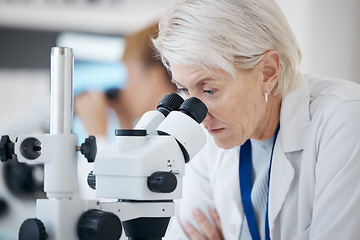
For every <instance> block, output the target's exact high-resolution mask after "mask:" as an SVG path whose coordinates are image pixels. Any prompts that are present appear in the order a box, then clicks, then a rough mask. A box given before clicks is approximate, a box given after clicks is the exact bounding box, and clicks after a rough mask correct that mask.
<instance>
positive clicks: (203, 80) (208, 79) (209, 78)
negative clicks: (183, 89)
mask: <svg viewBox="0 0 360 240" xmlns="http://www.w3.org/2000/svg"><path fill="white" fill-rule="evenodd" d="M215 80H216V79H215V78H214V77H210V76H206V77H204V78H203V79H200V80H199V81H197V82H196V84H194V85H195V86H198V85H202V84H203V83H204V82H212V81H215ZM171 82H172V83H174V84H175V85H177V86H182V84H181V83H179V82H177V81H176V80H175V79H174V78H172V79H171Z"/></svg>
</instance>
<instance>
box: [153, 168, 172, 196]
mask: <svg viewBox="0 0 360 240" xmlns="http://www.w3.org/2000/svg"><path fill="white" fill-rule="evenodd" d="M147 185H148V188H149V189H150V191H152V192H158V193H171V192H173V191H174V190H175V189H176V186H177V179H176V176H175V174H173V173H171V172H155V173H153V174H151V176H150V177H148V179H147Z"/></svg>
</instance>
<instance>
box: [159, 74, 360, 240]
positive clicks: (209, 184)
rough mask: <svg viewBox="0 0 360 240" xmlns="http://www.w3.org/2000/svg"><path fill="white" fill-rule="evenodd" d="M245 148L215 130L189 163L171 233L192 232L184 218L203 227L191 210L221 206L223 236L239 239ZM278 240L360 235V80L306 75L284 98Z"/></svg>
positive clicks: (273, 185)
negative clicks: (222, 140)
mask: <svg viewBox="0 0 360 240" xmlns="http://www.w3.org/2000/svg"><path fill="white" fill-rule="evenodd" d="M239 149H240V147H235V148H233V149H230V150H223V149H220V148H218V147H217V146H216V145H215V143H214V141H213V140H212V139H211V137H209V138H208V142H207V144H206V146H205V147H204V148H203V149H202V150H201V151H200V152H199V154H198V155H197V156H196V157H195V158H194V159H193V160H192V161H191V162H190V163H188V164H187V166H186V172H185V177H184V186H183V199H181V200H179V201H177V202H176V206H177V207H176V208H177V210H176V216H175V217H173V218H172V220H171V223H170V226H169V228H168V232H167V235H166V239H169V240H170V239H171V240H175V239H187V237H186V234H185V233H184V232H183V231H182V229H181V225H180V224H179V223H182V222H183V221H184V220H187V221H189V222H191V223H192V224H194V225H195V226H196V227H197V228H199V227H198V226H197V224H196V222H195V221H194V219H193V217H192V215H191V210H192V209H194V208H195V207H197V208H200V209H202V210H203V211H204V212H205V213H206V214H207V215H208V216H209V214H208V206H209V205H212V206H214V207H215V208H216V209H217V211H218V213H219V215H220V219H221V225H222V229H223V233H224V237H225V239H227V240H231V239H234V240H235V239H236V240H237V239H239V236H240V230H241V225H242V222H243V217H244V213H243V207H242V203H241V198H240V187H239V174H238V171H239V170H238V167H239ZM269 227H270V236H271V239H273V240H276V239H283V240H291V239H298V240H303V239H326V240H329V239H342V240H343V239H360V86H359V85H357V84H355V83H352V82H347V81H341V80H339V81H338V80H334V79H324V78H320V77H314V76H304V79H303V80H302V84H301V85H300V87H299V88H298V89H297V90H295V91H292V92H290V93H288V94H286V95H285V96H284V97H283V101H282V106H281V114H280V131H279V135H278V138H277V140H276V144H275V149H274V156H273V162H272V168H271V180H270V190H269Z"/></svg>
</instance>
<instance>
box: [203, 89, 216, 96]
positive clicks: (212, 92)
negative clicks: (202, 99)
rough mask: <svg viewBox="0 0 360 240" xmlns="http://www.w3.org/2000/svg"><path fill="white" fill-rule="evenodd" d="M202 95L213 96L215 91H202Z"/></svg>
mask: <svg viewBox="0 0 360 240" xmlns="http://www.w3.org/2000/svg"><path fill="white" fill-rule="evenodd" d="M203 93H206V94H208V95H214V93H215V91H213V90H203Z"/></svg>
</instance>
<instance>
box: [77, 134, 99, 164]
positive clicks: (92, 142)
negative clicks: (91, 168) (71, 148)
mask: <svg viewBox="0 0 360 240" xmlns="http://www.w3.org/2000/svg"><path fill="white" fill-rule="evenodd" d="M80 151H81V153H82V154H83V155H84V156H85V157H86V159H87V160H88V162H94V161H95V157H96V153H97V146H96V138H95V137H94V136H89V137H88V138H86V139H85V142H84V143H83V144H81V147H80Z"/></svg>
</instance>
